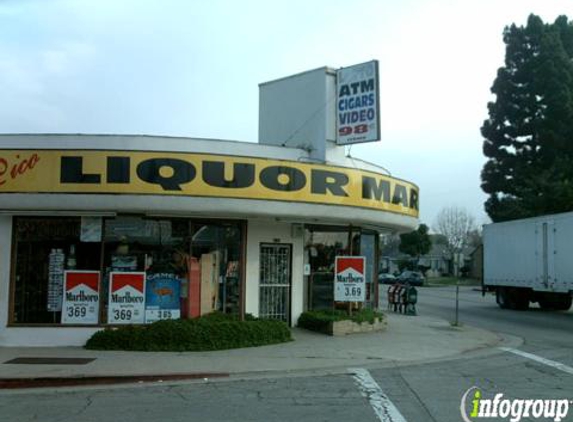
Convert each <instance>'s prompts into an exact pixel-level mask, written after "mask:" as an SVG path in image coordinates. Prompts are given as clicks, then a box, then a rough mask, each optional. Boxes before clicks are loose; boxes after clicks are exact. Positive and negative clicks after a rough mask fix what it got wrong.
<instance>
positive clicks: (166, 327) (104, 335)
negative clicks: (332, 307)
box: [85, 313, 292, 351]
mask: <svg viewBox="0 0 573 422" xmlns="http://www.w3.org/2000/svg"><path fill="white" fill-rule="evenodd" d="M291 340H292V337H291V333H290V330H289V329H288V327H287V325H286V324H285V323H284V322H281V321H270V320H259V319H256V318H254V317H253V316H249V318H248V320H247V319H246V320H245V321H239V320H238V318H237V317H234V316H228V315H224V314H220V313H218V314H217V313H216V314H209V315H206V316H203V317H201V318H196V319H190V320H183V319H178V320H163V321H157V322H154V323H153V324H149V325H138V326H125V327H118V328H106V329H104V330H103V331H98V332H97V333H95V334H94V335H93V336H92V337H91V338H90V339H89V340H88V341H87V343H86V345H85V347H86V349H92V350H138V351H206V350H223V349H235V348H240V347H252V346H262V345H266V344H276V343H283V342H286V341H291Z"/></svg>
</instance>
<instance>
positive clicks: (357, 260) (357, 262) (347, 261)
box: [336, 256, 364, 275]
mask: <svg viewBox="0 0 573 422" xmlns="http://www.w3.org/2000/svg"><path fill="white" fill-rule="evenodd" d="M349 268H352V269H353V270H355V271H357V272H359V273H360V274H362V275H364V258H363V257H361V256H360V257H353V256H346V257H343V256H339V257H337V260H336V272H337V273H338V274H340V273H342V272H344V271H345V270H346V269H349Z"/></svg>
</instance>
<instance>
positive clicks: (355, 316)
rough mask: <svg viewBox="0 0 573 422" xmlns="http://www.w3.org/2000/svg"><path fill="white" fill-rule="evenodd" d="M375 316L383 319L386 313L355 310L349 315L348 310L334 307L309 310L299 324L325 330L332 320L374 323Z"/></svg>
mask: <svg viewBox="0 0 573 422" xmlns="http://www.w3.org/2000/svg"><path fill="white" fill-rule="evenodd" d="M375 318H378V319H380V320H381V319H382V318H384V314H381V313H379V312H375V311H373V310H372V309H362V310H360V311H355V312H353V313H352V315H348V313H347V312H346V311H342V310H334V309H332V310H317V311H307V312H303V313H302V314H301V316H300V318H299V319H298V326H299V327H301V328H306V329H307V330H312V331H324V330H326V329H327V327H328V324H330V323H331V322H335V321H345V320H351V321H354V322H357V323H359V324H361V323H363V322H367V323H369V324H374V319H375Z"/></svg>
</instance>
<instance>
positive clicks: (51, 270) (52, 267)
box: [47, 249, 66, 312]
mask: <svg viewBox="0 0 573 422" xmlns="http://www.w3.org/2000/svg"><path fill="white" fill-rule="evenodd" d="M65 259H66V256H65V255H64V252H63V251H62V250H61V249H52V250H51V252H50V255H49V258H48V304H47V305H48V306H47V309H48V311H49V312H61V310H62V297H63V292H64V261H65Z"/></svg>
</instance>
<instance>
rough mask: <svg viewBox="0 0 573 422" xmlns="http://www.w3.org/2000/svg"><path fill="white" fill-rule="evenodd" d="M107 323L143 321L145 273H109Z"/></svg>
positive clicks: (135, 322)
mask: <svg viewBox="0 0 573 422" xmlns="http://www.w3.org/2000/svg"><path fill="white" fill-rule="evenodd" d="M107 322H108V323H109V324H143V323H144V322H145V273H144V272H131V273H130V272H112V273H110V275H109V303H108V307H107Z"/></svg>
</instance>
